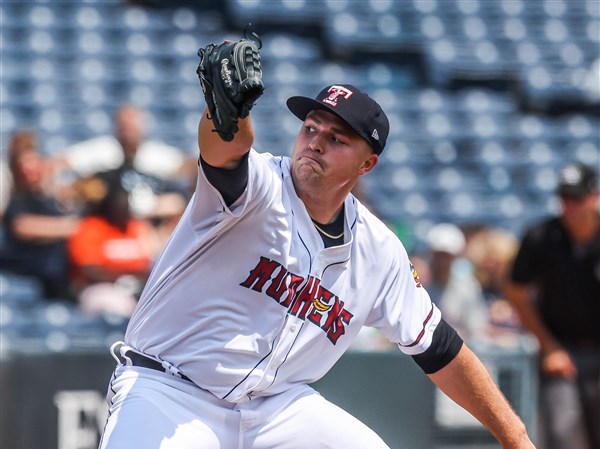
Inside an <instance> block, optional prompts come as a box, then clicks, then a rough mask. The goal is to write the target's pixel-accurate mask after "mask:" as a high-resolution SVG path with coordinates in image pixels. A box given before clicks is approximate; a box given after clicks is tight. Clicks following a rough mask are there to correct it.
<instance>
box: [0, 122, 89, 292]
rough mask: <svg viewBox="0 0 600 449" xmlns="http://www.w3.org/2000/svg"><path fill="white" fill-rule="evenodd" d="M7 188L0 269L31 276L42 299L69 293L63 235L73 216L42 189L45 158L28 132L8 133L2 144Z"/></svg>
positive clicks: (74, 224) (71, 225)
mask: <svg viewBox="0 0 600 449" xmlns="http://www.w3.org/2000/svg"><path fill="white" fill-rule="evenodd" d="M8 166H9V169H10V174H11V177H12V191H11V195H10V199H9V203H8V206H7V208H6V211H5V214H4V218H3V226H4V231H5V235H4V242H3V247H2V251H1V254H2V269H3V270H8V271H11V272H14V273H17V274H22V275H27V276H33V277H35V278H37V279H39V280H40V281H41V282H42V283H43V286H44V295H45V296H46V297H48V298H58V299H61V298H62V299H70V298H72V295H71V290H70V286H69V271H68V268H69V267H68V255H67V247H66V239H67V238H68V237H69V236H70V235H72V234H73V232H74V231H75V229H76V227H77V224H78V221H79V219H78V218H77V217H76V216H75V215H74V214H72V213H71V211H69V210H67V209H66V207H65V206H64V205H63V204H61V203H60V202H59V201H58V200H57V199H56V198H55V197H53V196H52V195H51V194H50V193H49V192H48V191H47V190H46V189H45V188H44V186H45V181H46V180H47V177H46V176H45V174H46V172H47V169H48V168H49V166H48V164H47V159H46V158H45V157H44V156H43V155H42V154H41V153H40V152H39V150H38V142H37V136H36V134H35V132H34V131H18V132H16V133H15V134H13V136H12V138H11V140H10V144H9V149H8Z"/></svg>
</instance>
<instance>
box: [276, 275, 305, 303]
mask: <svg viewBox="0 0 600 449" xmlns="http://www.w3.org/2000/svg"><path fill="white" fill-rule="evenodd" d="M287 279H289V280H290V282H289V284H288V288H287V292H288V295H287V297H286V298H285V299H284V300H283V301H281V302H280V303H279V304H281V305H282V306H284V307H289V306H290V304H291V303H292V299H294V296H296V290H297V289H298V287H299V286H300V285H301V284H302V283H303V282H304V278H303V277H302V276H298V275H297V274H294V273H289V276H288V277H287ZM287 279H286V280H287Z"/></svg>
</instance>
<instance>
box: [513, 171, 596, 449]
mask: <svg viewBox="0 0 600 449" xmlns="http://www.w3.org/2000/svg"><path fill="white" fill-rule="evenodd" d="M557 193H558V196H559V198H560V203H561V209H562V211H561V213H560V215H559V216H557V217H552V218H549V219H547V220H545V221H543V222H542V223H539V224H536V225H534V226H533V227H531V228H530V229H529V230H528V231H527V232H526V233H525V235H524V237H523V240H522V242H521V246H520V249H519V252H518V254H517V256H516V259H515V261H514V264H513V268H512V274H511V283H510V285H509V287H508V289H507V295H508V298H509V299H510V300H511V302H512V304H513V305H514V307H515V309H516V310H517V313H518V315H519V317H520V319H521V322H522V324H523V325H524V327H525V328H526V329H528V330H529V331H531V332H532V333H533V334H534V335H535V337H537V340H538V341H539V345H540V374H541V377H540V387H541V390H540V393H541V397H540V399H541V410H540V411H541V414H542V419H543V421H542V422H543V423H544V426H543V427H544V438H545V440H546V444H547V448H548V449H576V448H579V447H580V446H578V445H577V439H578V438H579V437H578V435H580V434H581V433H582V430H585V433H586V435H585V436H584V437H583V438H584V439H586V438H587V440H588V441H589V448H590V449H600V214H599V213H598V200H599V197H600V196H599V189H598V175H597V173H596V171H595V170H594V169H592V168H591V167H589V166H586V165H583V164H579V163H575V164H568V165H567V166H565V167H564V168H563V169H562V171H561V172H560V180H559V186H558V191H557ZM582 428H583V429H582Z"/></svg>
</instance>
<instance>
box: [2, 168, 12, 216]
mask: <svg viewBox="0 0 600 449" xmlns="http://www.w3.org/2000/svg"><path fill="white" fill-rule="evenodd" d="M12 183H13V181H12V174H11V173H10V169H9V168H8V165H7V164H6V161H5V160H4V159H0V223H1V222H2V218H3V217H4V212H6V208H7V207H8V202H9V201H10V193H11V190H12Z"/></svg>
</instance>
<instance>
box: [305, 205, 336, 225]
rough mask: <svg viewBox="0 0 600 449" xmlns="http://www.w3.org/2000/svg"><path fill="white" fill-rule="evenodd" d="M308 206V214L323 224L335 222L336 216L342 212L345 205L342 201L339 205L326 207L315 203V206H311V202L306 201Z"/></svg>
mask: <svg viewBox="0 0 600 449" xmlns="http://www.w3.org/2000/svg"><path fill="white" fill-rule="evenodd" d="M304 205H305V206H306V210H307V211H308V215H309V216H310V218H311V219H312V220H313V221H316V222H317V223H321V224H329V223H333V222H334V221H335V219H336V218H338V216H339V215H340V213H341V212H342V209H343V207H344V203H343V202H342V203H340V204H339V205H338V206H337V207H324V206H323V205H322V204H318V203H317V204H314V207H311V206H310V205H309V204H307V203H304Z"/></svg>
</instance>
